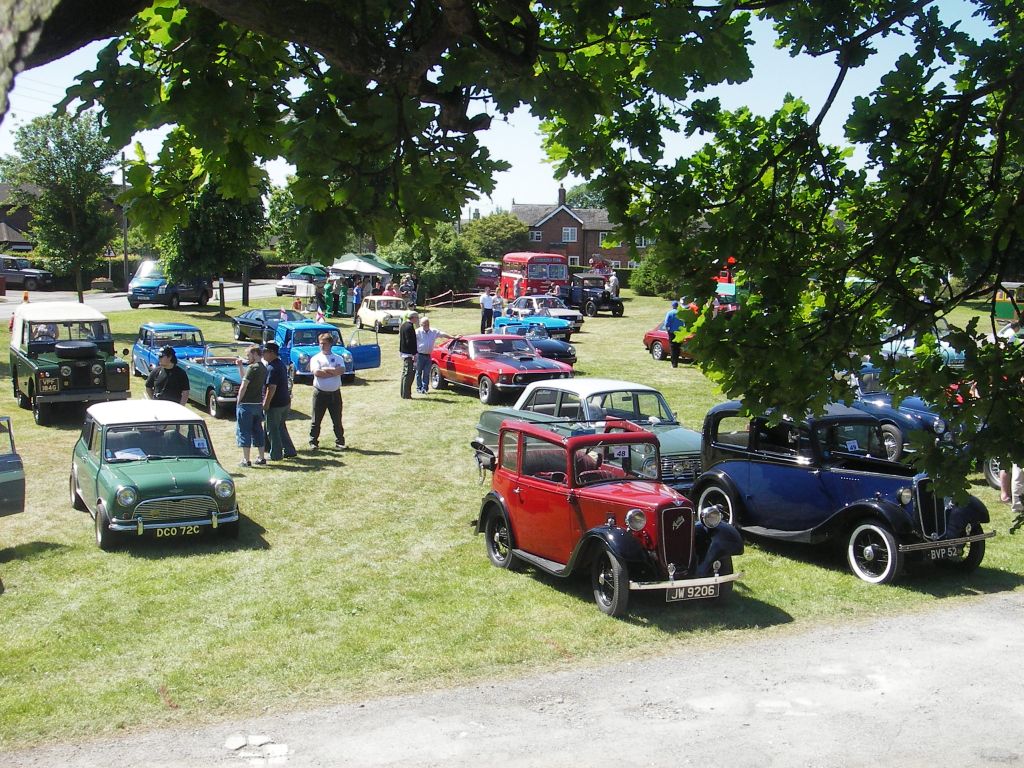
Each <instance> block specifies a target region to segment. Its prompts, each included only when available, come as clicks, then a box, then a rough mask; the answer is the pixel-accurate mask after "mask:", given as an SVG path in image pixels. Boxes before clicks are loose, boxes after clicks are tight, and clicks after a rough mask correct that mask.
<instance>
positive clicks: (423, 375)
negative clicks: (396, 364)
mask: <svg viewBox="0 0 1024 768" xmlns="http://www.w3.org/2000/svg"><path fill="white" fill-rule="evenodd" d="M450 338H452V337H451V336H449V335H448V334H447V333H444V332H443V331H439V330H437V329H436V328H431V327H430V318H429V317H423V318H421V317H420V315H419V312H417V311H416V310H413V311H412V312H410V313H409V316H408V318H407V319H406V320H405V322H404V323H402V325H401V326H400V327H399V328H398V354H399V355H400V356H401V357H402V377H401V379H399V394H401V396H402V399H403V400H411V399H412V382H413V379H415V380H416V391H417V392H418V393H419V394H421V395H425V394H427V392H429V391H430V353H431V352H433V351H434V345H435V344H436V343H437V340H438V339H450Z"/></svg>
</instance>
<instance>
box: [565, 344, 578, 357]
mask: <svg viewBox="0 0 1024 768" xmlns="http://www.w3.org/2000/svg"><path fill="white" fill-rule="evenodd" d="M566 354H569V355H572V356H573V357H576V347H574V346H573V345H572V344H570V345H569V349H567V350H566Z"/></svg>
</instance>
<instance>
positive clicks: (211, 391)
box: [178, 342, 249, 419]
mask: <svg viewBox="0 0 1024 768" xmlns="http://www.w3.org/2000/svg"><path fill="white" fill-rule="evenodd" d="M248 347H249V345H248V344H244V343H239V342H234V343H231V342H227V343H220V344H207V345H206V346H205V347H204V348H203V354H202V355H201V356H199V357H193V358H186V359H184V360H181V359H179V360H178V367H179V368H181V369H182V370H183V371H184V372H185V375H186V376H188V399H189V400H191V401H192V402H196V403H200V404H201V405H203V406H205V407H206V410H207V412H208V413H209V414H210V415H211V416H213V417H214V418H215V419H219V418H223V417H224V416H227V415H229V414H230V411H231V409H232V408H234V407H235V403H236V402H237V401H238V388H239V387H240V386H241V384H242V374H241V373H239V370H238V361H239V360H244V359H245V350H246V349H247V348H248Z"/></svg>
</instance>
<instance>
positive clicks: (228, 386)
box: [220, 379, 235, 392]
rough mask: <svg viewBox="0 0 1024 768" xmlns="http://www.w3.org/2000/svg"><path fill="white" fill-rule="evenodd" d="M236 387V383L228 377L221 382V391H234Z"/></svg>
mask: <svg viewBox="0 0 1024 768" xmlns="http://www.w3.org/2000/svg"><path fill="white" fill-rule="evenodd" d="M234 389H235V385H234V383H233V382H230V381H228V380H227V379H224V381H222V382H221V383H220V391H221V392H232V391H234Z"/></svg>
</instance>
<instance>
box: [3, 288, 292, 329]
mask: <svg viewBox="0 0 1024 768" xmlns="http://www.w3.org/2000/svg"><path fill="white" fill-rule="evenodd" d="M275 282H276V281H275V280H253V281H251V282H250V283H249V298H250V299H263V298H266V297H268V296H273V295H274V283H275ZM21 295H22V292H21V290H19V289H17V288H11V289H9V290H8V291H7V296H6V297H2V299H0V319H2V320H3V321H5V322H6V321H7V320H9V319H10V317H11V315H13V314H14V308H15V307H17V306H18V304H20V303H21ZM126 297H127V294H126V293H125V292H124V291H120V292H115V293H87V294H85V303H86V304H88V305H89V306H90V307H95V308H96V309H98V310H99V311H100V312H103V313H107V312H122V311H124V312H126V311H128V310H129V309H131V307H129V306H128V299H127V298H126ZM241 298H242V285H241V283H231V282H225V283H224V300H225V301H226V302H228V303H232V304H237V303H238V302H239V301H241ZM3 299H5V300H3ZM282 300H283V299H282ZM29 301H31V302H32V303H42V302H48V301H78V294H77V293H75V292H74V291H33V292H32V293H31V294H29ZM219 301H220V297H219V295H218V293H217V287H216V285H215V286H214V291H213V298H212V299H210V305H211V306H216V305H217V304H218V303H219ZM289 301H290V297H289ZM143 306H144V307H147V308H148V307H159V306H160V305H158V304H144V305H143ZM183 306H184V307H185V308H188V307H191V306H195V305H193V304H184V305H183ZM170 319H171V318H168V320H170Z"/></svg>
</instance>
